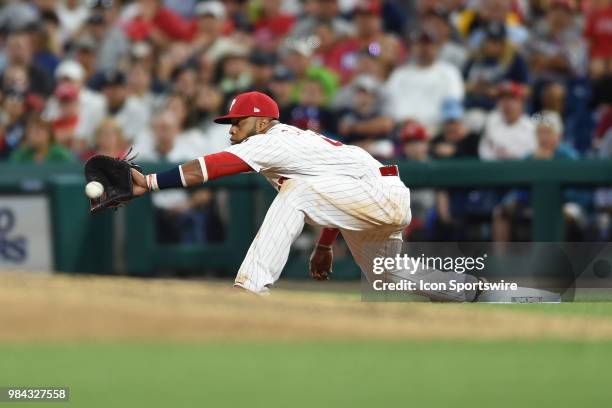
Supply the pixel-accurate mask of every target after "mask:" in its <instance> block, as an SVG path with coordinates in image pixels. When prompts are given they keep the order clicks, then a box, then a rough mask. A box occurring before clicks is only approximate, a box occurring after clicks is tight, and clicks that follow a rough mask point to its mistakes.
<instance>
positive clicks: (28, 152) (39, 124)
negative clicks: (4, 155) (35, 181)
mask: <svg viewBox="0 0 612 408" xmlns="http://www.w3.org/2000/svg"><path fill="white" fill-rule="evenodd" d="M73 159H74V157H73V155H72V153H71V152H70V150H68V149H66V148H65V147H63V146H61V145H59V144H57V143H55V141H54V139H53V129H52V127H51V125H50V124H49V123H48V122H46V121H44V120H43V119H42V118H40V117H39V116H32V117H30V118H29V119H28V120H27V122H26V130H25V138H24V140H23V143H22V144H21V146H19V147H18V148H17V149H16V150H15V151H14V152H13V153H12V154H11V157H10V160H11V161H12V162H15V163H42V162H67V161H72V160H73Z"/></svg>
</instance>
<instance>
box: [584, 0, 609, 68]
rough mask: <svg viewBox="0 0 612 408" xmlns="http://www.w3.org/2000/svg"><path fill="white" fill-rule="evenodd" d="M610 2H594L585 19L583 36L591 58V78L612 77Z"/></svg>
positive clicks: (605, 0) (602, 0) (607, 0)
mask: <svg viewBox="0 0 612 408" xmlns="http://www.w3.org/2000/svg"><path fill="white" fill-rule="evenodd" d="M610 27H612V0H596V1H592V2H591V8H590V10H589V12H588V15H587V18H586V27H585V33H584V34H585V36H586V39H587V41H588V43H589V54H590V57H591V61H590V66H589V71H590V75H591V78H593V79H600V78H601V77H603V76H605V75H612V29H610Z"/></svg>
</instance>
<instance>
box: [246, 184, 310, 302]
mask: <svg viewBox="0 0 612 408" xmlns="http://www.w3.org/2000/svg"><path fill="white" fill-rule="evenodd" d="M297 184H299V183H293V180H288V181H287V182H285V185H283V188H281V190H280V192H279V193H278V195H277V196H276V198H275V199H274V201H273V202H272V205H270V208H269V209H268V212H267V213H266V216H265V218H264V221H263V223H262V224H261V227H260V228H259V231H258V232H257V235H256V236H255V239H254V240H253V242H252V243H251V246H250V247H249V250H248V252H247V254H246V256H245V258H244V260H243V261H242V264H241V265H240V269H239V270H238V274H237V276H236V280H235V285H236V286H238V287H241V288H244V289H247V290H249V291H252V292H256V293H265V292H267V291H268V286H269V285H272V284H273V283H274V282H276V281H277V280H278V278H279V276H280V274H281V272H282V270H283V267H284V266H285V263H286V262H287V258H288V257H289V250H290V249H291V244H292V243H293V241H295V239H296V238H297V236H298V235H299V234H300V232H301V231H302V229H303V228H304V213H303V212H302V211H300V210H299V209H298V206H297V205H296V203H297V202H299V198H300V195H301V194H303V191H304V189H305V188H306V187H307V185H306V184H300V185H297Z"/></svg>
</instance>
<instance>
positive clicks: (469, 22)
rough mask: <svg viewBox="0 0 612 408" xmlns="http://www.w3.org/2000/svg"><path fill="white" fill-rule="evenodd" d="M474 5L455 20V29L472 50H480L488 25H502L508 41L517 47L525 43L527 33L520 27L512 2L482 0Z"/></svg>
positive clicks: (519, 17)
mask: <svg viewBox="0 0 612 408" xmlns="http://www.w3.org/2000/svg"><path fill="white" fill-rule="evenodd" d="M475 4H476V5H477V7H476V8H475V9H474V8H470V7H468V8H466V9H465V10H464V11H463V12H461V13H460V14H459V15H458V18H457V27H458V29H459V31H460V32H461V33H462V34H463V35H464V37H465V38H466V40H467V42H468V46H469V47H470V48H471V49H472V50H477V49H479V48H480V46H481V44H482V41H483V40H484V38H485V27H487V26H488V25H489V24H490V23H498V24H503V25H504V26H505V27H506V31H507V33H508V39H509V41H510V42H511V43H512V44H513V45H515V46H517V47H521V46H522V45H523V44H524V43H525V41H527V39H528V37H529V31H528V30H527V29H526V28H525V27H524V26H523V25H522V21H521V19H522V16H521V14H520V12H519V10H517V9H513V4H512V0H482V1H478V2H476V3H475Z"/></svg>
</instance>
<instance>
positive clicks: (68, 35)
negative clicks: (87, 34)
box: [55, 0, 91, 44]
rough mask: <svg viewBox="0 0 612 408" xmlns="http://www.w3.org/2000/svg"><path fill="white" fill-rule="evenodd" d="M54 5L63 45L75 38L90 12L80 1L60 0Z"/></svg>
mask: <svg viewBox="0 0 612 408" xmlns="http://www.w3.org/2000/svg"><path fill="white" fill-rule="evenodd" d="M55 3H56V6H55V13H56V14H57V18H58V19H59V22H60V39H61V41H62V43H63V44H65V43H67V42H69V41H71V40H72V39H73V38H75V37H76V36H77V34H78V32H79V30H80V28H81V26H83V25H84V24H85V22H86V21H87V18H88V17H89V13H90V11H91V10H90V8H89V7H87V5H86V4H84V3H83V2H82V1H80V0H62V1H58V2H55Z"/></svg>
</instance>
